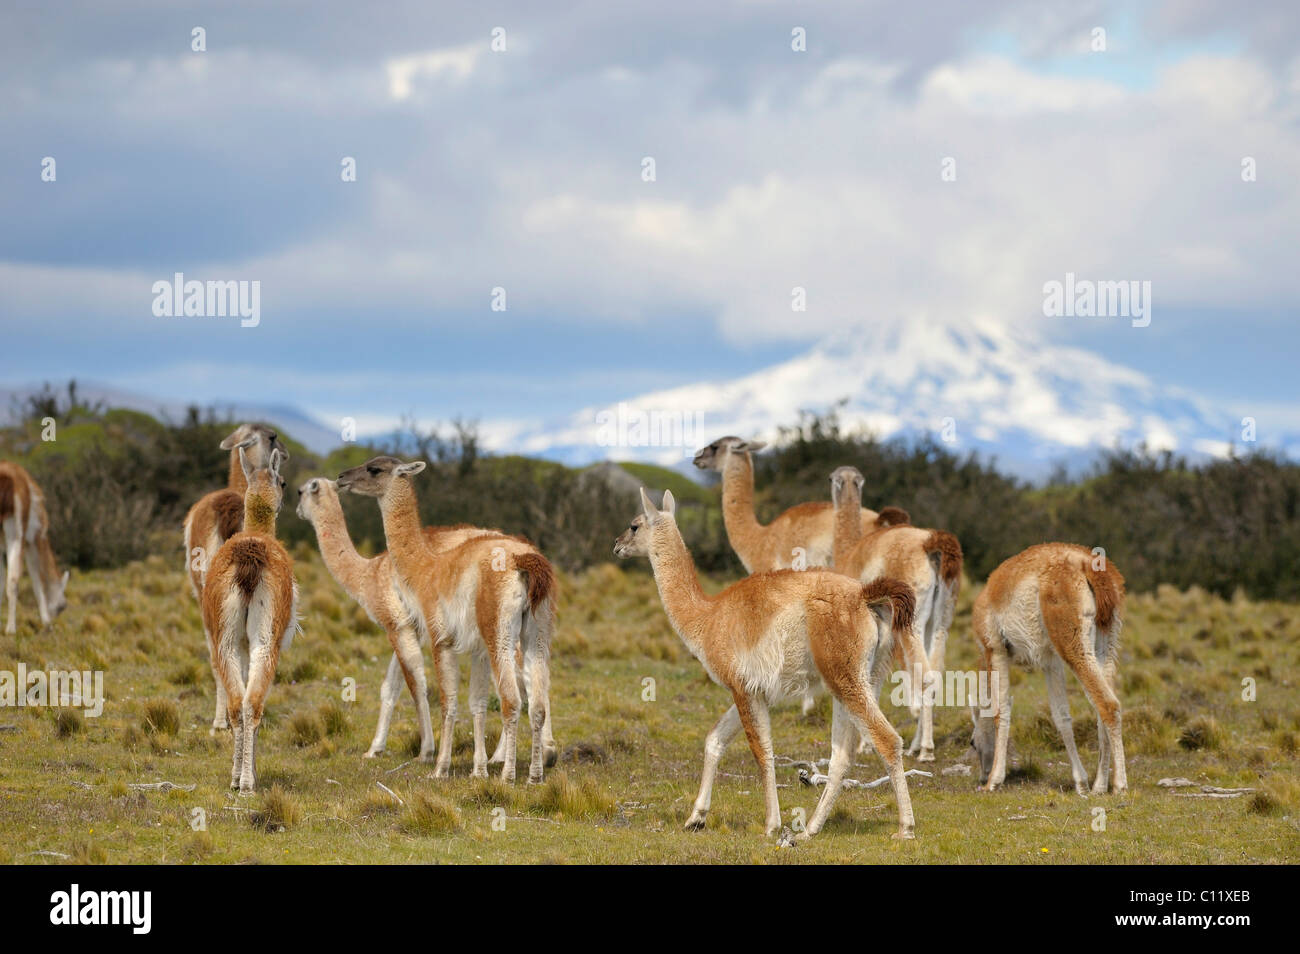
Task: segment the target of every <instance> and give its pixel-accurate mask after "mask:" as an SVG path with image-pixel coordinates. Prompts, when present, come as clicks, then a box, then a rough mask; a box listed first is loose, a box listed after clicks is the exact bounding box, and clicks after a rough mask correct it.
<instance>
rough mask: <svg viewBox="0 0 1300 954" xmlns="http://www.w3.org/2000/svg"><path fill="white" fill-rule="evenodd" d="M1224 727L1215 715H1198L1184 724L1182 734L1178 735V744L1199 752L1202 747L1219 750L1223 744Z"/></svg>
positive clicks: (1188, 749) (1190, 750)
mask: <svg viewBox="0 0 1300 954" xmlns="http://www.w3.org/2000/svg"><path fill="white" fill-rule="evenodd" d="M1223 740H1224V734H1223V729H1222V728H1221V727H1220V726H1219V722H1218V720H1217V719H1215V718H1214V716H1209V715H1198V716H1195V717H1193V719H1192V720H1191V721H1190V722H1188V723H1187V725H1185V726H1183V731H1182V734H1181V735H1179V736H1178V744H1179V745H1181V746H1182V747H1183V748H1184V749H1186V750H1187V751H1189V752H1197V751H1200V750H1201V749H1208V750H1209V751H1211V752H1213V751H1217V750H1218V749H1219V747H1220V746H1222V745H1223Z"/></svg>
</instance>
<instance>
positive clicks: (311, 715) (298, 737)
mask: <svg viewBox="0 0 1300 954" xmlns="http://www.w3.org/2000/svg"><path fill="white" fill-rule="evenodd" d="M323 738H325V722H324V720H322V719H321V717H320V714H319V713H316V712H299V713H298V714H297V715H295V716H294V717H293V721H292V722H290V723H289V739H290V741H292V742H293V744H294V745H296V746H298V747H299V748H302V747H304V746H308V745H315V744H316V743H317V742H319V741H320V740H321V739H323Z"/></svg>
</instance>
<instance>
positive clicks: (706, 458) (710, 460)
mask: <svg viewBox="0 0 1300 954" xmlns="http://www.w3.org/2000/svg"><path fill="white" fill-rule="evenodd" d="M766 446H767V443H766V442H764V441H743V440H741V439H740V438H739V437H719V438H718V439H717V440H716V441H714V442H713V443H712V444H710V445H709V446H708V447H702V448H700V449H699V450H697V451H696V452H695V466H696V467H698V468H699V469H700V470H716V471H718V472H719V473H721V472H722V471H724V470H726V469H727V459H728V458H729V457H730V456H731V455H732V454H736V455H740V454H756V453H758V452H759V451H761V450H762V449H763V448H764V447H766Z"/></svg>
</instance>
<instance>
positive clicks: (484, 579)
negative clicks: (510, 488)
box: [338, 456, 556, 783]
mask: <svg viewBox="0 0 1300 954" xmlns="http://www.w3.org/2000/svg"><path fill="white" fill-rule="evenodd" d="M424 468H425V463H424V461H419V460H417V461H413V462H410V463H403V462H402V461H400V460H398V459H397V458H395V457H387V456H381V457H375V458H373V459H371V460H369V461H367V462H366V463H364V464H362V465H360V466H358V467H353V468H351V469H349V470H346V471H344V472H343V473H341V474H339V477H338V487H339V489H340V490H347V491H350V492H352V493H355V494H360V495H362V496H366V497H375V498H377V499H378V502H379V509H380V513H381V514H382V516H383V521H384V536H385V538H386V539H387V541H388V553H389V556H390V558H391V560H392V566H393V569H394V570H395V571H396V573H395V576H396V580H397V583H398V592H399V594H400V595H401V598H402V601H403V604H404V605H405V606H406V608H407V610H408V612H409V613H410V615H411V618H412V619H414V620H415V621H416V623H417V625H421V626H423V627H424V628H425V630H426V631H427V633H428V636H429V643H430V645H431V646H432V647H434V648H435V651H447V650H450V651H451V652H453V653H455V654H456V655H459V654H461V653H469V654H470V691H469V699H470V714H471V716H472V717H473V724H474V769H473V774H474V775H476V776H486V775H487V763H488V759H487V748H486V746H485V744H484V729H485V725H486V719H487V704H488V695H489V688H490V684H491V683H493V682H494V683H495V685H496V691H497V695H498V696H499V697H500V699H501V721H502V738H503V740H504V741H503V746H502V748H501V756H502V762H503V764H502V768H501V778H502V780H503V781H507V782H513V781H514V778H515V743H516V736H517V732H518V724H519V707H520V702H521V693H520V689H519V678H518V675H517V663H516V650H517V649H518V647H519V646H520V645H521V644H522V646H523V656H524V666H525V668H526V669H527V670H528V672H529V677H530V681H529V689H530V690H531V693H532V694H531V695H530V696H529V699H528V715H529V722H530V723H531V729H532V753H531V757H530V760H529V769H528V781H529V782H530V783H536V782H540V781H541V780H542V777H543V766H544V752H543V742H544V736H545V729H544V726H545V723H546V719H547V714H548V713H549V711H550V678H551V677H550V633H551V630H552V629H553V626H554V614H555V596H556V580H555V571H554V570H553V569H552V567H551V564H550V563H549V562H548V561H547V560H546V558H545V557H543V556H542V555H541V553H540V552H538V550H537V549H536V548H535V547H533V546H532V545H531V544H529V543H527V542H525V541H522V540H519V539H517V538H514V537H504V536H502V537H481V538H474V539H470V540H466V541H465V542H464V543H461V544H460V545H459V546H456V547H454V548H452V549H450V550H444V551H442V552H434V551H433V550H431V549H430V548H429V545H428V542H427V540H426V538H425V536H424V533H423V530H422V528H421V526H420V518H419V513H418V508H417V503H416V496H415V488H414V486H413V485H412V480H411V478H413V477H414V476H415V475H416V474H418V473H420V472H421V471H422V470H424ZM444 699H445V700H446V702H445V703H444V704H445V705H453V706H454V700H455V693H454V691H453V692H451V693H446V692H444ZM453 718H454V710H453ZM451 741H452V740H451V738H450V735H449V734H448V733H446V732H444V734H443V738H442V742H441V744H440V745H439V748H438V760H437V762H436V764H435V768H434V774H435V775H446V774H447V773H448V771H449V769H450V765H451Z"/></svg>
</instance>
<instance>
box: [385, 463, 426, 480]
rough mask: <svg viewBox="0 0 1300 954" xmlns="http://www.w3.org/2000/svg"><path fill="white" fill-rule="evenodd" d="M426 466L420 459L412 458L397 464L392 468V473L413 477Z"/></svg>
mask: <svg viewBox="0 0 1300 954" xmlns="http://www.w3.org/2000/svg"><path fill="white" fill-rule="evenodd" d="M427 466H428V464H426V463H425V462H424V461H422V460H413V461H411V462H410V463H409V464H398V465H397V466H396V467H394V468H393V473H394V474H395V475H396V476H398V477H414V476H415V475H416V474H418V473H419V472H420V471H422V470H424V468H425V467H427Z"/></svg>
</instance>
